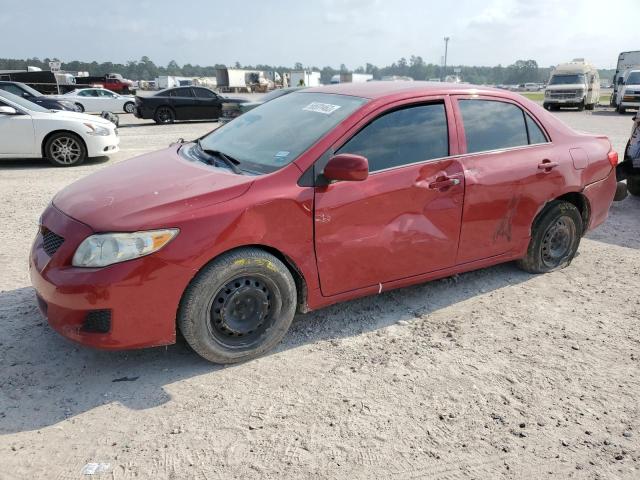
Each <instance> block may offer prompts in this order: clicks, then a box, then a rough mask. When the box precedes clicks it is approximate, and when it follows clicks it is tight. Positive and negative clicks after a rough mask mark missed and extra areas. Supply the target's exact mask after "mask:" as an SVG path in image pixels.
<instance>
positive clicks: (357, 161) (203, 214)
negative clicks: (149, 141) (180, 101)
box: [3, 82, 618, 363]
mask: <svg viewBox="0 0 640 480" xmlns="http://www.w3.org/2000/svg"><path fill="white" fill-rule="evenodd" d="M191 88H192V87H191ZM176 93H178V92H176ZM181 93H182V92H181ZM195 93H196V92H194V91H193V90H191V91H190V94H193V95H189V96H187V97H186V98H194V99H195V98H198V97H197V95H196V94H195ZM9 95H10V94H9ZM150 98H153V97H150ZM164 98H172V96H171V95H169V96H168V97H163V98H159V99H154V103H153V104H150V105H154V106H155V108H156V109H157V108H158V107H161V106H163V105H171V104H169V103H164V102H166V100H165V99H164ZM173 98H185V97H179V96H178V95H174V96H173ZM19 100H20V101H21V102H24V100H21V99H19ZM212 103H213V100H212ZM174 105H175V104H174ZM20 107H22V108H23V106H22V105H20ZM193 108H196V106H195V105H194V106H193ZM203 108H204V107H203ZM216 108H217V107H216ZM148 111H149V112H151V111H153V108H149V109H148ZM14 113H15V112H7V114H8V116H9V117H12V118H15V117H14V116H13V115H14ZM148 114H151V113H148ZM30 115H32V116H33V114H30ZM43 115H44V113H43ZM48 115H52V116H56V115H63V113H62V112H59V113H57V114H53V113H49V114H48ZM69 115H76V116H77V115H81V114H78V113H71V112H70V113H69ZM174 118H175V117H174ZM3 120H5V119H3ZM81 125H86V123H84V121H83V122H81ZM87 128H88V127H87ZM104 128H107V127H106V126H105V127H104ZM82 133H83V134H84V135H92V134H91V133H89V132H82ZM109 133H112V132H111V131H110V132H109ZM78 135H80V133H79V134H78ZM79 138H80V137H79ZM105 138H106V137H105ZM617 163H618V156H617V153H616V152H615V151H614V150H613V148H612V146H611V143H610V142H609V140H608V139H607V138H606V137H603V136H600V135H588V134H584V133H578V132H575V131H574V130H572V129H571V128H569V127H567V126H566V125H565V124H564V123H562V122H561V121H560V120H559V119H558V118H556V117H555V116H554V115H552V114H551V113H549V112H546V111H545V110H544V109H543V108H542V107H540V106H539V105H538V104H536V103H534V102H531V101H529V100H527V99H525V98H524V97H522V96H521V95H517V94H513V93H510V92H505V91H500V90H496V89H489V88H482V87H475V86H469V85H459V84H458V85H454V84H446V83H442V84H434V83H423V82H388V83H387V82H368V83H361V84H340V85H335V86H329V87H322V88H308V89H304V90H301V91H296V92H291V93H289V94H287V95H282V96H280V97H279V98H275V99H273V100H271V101H268V102H265V103H263V104H262V105H260V106H257V107H255V108H254V109H252V110H250V111H248V112H246V113H245V114H243V115H241V116H239V117H238V118H236V119H234V120H233V121H231V122H229V123H228V124H227V125H225V126H223V127H221V128H218V129H216V130H214V131H213V132H211V133H209V134H207V135H205V136H204V137H202V138H200V139H198V140H196V141H193V142H186V143H180V144H175V145H172V146H170V147H169V148H166V149H164V150H161V151H159V152H156V153H153V154H147V155H143V156H140V157H138V158H136V159H132V160H129V161H126V162H120V163H118V164H116V165H113V166H111V167H108V168H105V169H101V170H100V171H98V172H96V173H94V174H92V175H89V176H87V177H85V178H82V179H81V180H79V181H77V182H75V183H73V184H72V185H70V186H68V187H66V188H65V189H63V190H62V191H61V192H59V193H58V194H57V195H56V196H55V197H54V198H53V201H52V203H51V204H50V205H49V206H48V207H47V208H46V210H45V211H44V213H43V214H42V217H41V221H40V231H39V233H38V235H37V236H36V239H35V242H34V244H33V246H32V250H31V258H30V274H31V280H32V283H33V285H34V287H35V289H36V291H37V298H38V305H39V307H40V309H41V311H42V312H43V315H45V316H46V317H47V319H48V322H49V324H50V325H51V326H52V327H53V328H54V329H55V330H56V331H57V332H59V333H60V334H61V335H63V336H65V337H67V338H69V339H71V340H73V341H75V342H78V343H80V344H84V345H88V346H92V347H98V348H104V349H126V348H142V347H148V346H158V345H166V344H171V343H173V342H175V340H176V334H177V330H178V329H179V330H180V332H181V333H182V335H183V336H184V338H185V339H186V341H187V342H188V343H189V344H190V345H191V346H192V347H193V349H194V350H195V351H196V352H197V353H199V354H200V355H202V356H203V357H204V358H206V359H208V360H210V361H212V362H217V363H234V362H240V361H244V360H247V359H250V358H254V357H256V356H259V355H262V354H263V353H265V352H267V351H269V350H271V349H272V348H274V347H275V346H276V345H277V344H278V342H280V340H281V339H282V338H283V337H284V335H285V334H286V332H287V330H288V329H289V326H290V325H291V322H292V320H293V317H294V315H295V313H296V312H297V311H299V312H307V311H309V310H313V309H317V308H320V307H323V306H326V305H330V304H334V303H337V302H341V301H344V300H348V299H352V298H356V297H361V296H365V295H374V294H379V293H380V292H383V291H386V290H390V289H394V288H399V287H402V286H406V285H411V284H416V283H420V282H425V281H428V280H432V279H436V278H442V277H446V276H449V275H452V274H456V273H460V272H464V271H468V270H472V269H477V268H482V267H487V266H490V265H494V264H498V263H501V262H507V261H514V260H515V261H517V262H518V265H519V266H520V267H521V268H523V269H524V270H526V271H528V272H535V273H544V272H550V271H553V270H557V269H561V268H564V267H567V266H568V265H569V264H570V263H571V261H572V259H573V258H574V256H575V255H576V252H577V250H578V247H579V244H580V240H581V238H582V236H583V235H584V234H585V233H586V232H588V231H590V230H592V229H594V228H596V227H597V226H598V225H600V224H601V223H602V222H604V221H605V219H606V218H607V215H608V210H609V207H610V204H611V202H612V199H613V197H614V194H615V192H616V189H617V181H616V165H617ZM159 191H160V192H162V195H156V194H155V193H157V192H159Z"/></svg>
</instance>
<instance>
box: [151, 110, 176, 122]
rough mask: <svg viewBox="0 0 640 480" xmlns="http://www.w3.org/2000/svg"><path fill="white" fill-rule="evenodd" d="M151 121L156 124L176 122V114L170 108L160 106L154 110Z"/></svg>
mask: <svg viewBox="0 0 640 480" xmlns="http://www.w3.org/2000/svg"><path fill="white" fill-rule="evenodd" d="M153 119H154V120H155V122H156V123H157V124H167V123H173V122H175V120H176V113H175V112H174V111H173V109H172V108H171V107H167V106H161V107H158V108H157V109H156V113H155V114H154V115H153Z"/></svg>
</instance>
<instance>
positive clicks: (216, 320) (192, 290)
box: [178, 248, 297, 363]
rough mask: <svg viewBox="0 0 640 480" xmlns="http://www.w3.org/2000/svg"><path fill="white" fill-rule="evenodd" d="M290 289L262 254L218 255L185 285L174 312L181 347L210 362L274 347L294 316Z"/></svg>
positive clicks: (277, 265)
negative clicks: (182, 340) (185, 346)
mask: <svg viewBox="0 0 640 480" xmlns="http://www.w3.org/2000/svg"><path fill="white" fill-rule="evenodd" d="M296 302H297V293H296V285H295V282H294V280H293V277H292V276H291V273H290V272H289V270H288V269H287V267H286V266H285V265H284V264H283V263H282V262H281V261H280V260H278V259H277V258H276V257H274V256H273V255H270V254H268V253H266V252H264V251H263V250H259V249H255V248H246V249H241V250H237V251H234V252H230V253H227V254H224V255H222V256H220V257H219V258H217V259H216V260H214V261H213V262H211V263H210V264H209V265H207V266H206V267H205V268H204V269H203V270H202V271H201V272H200V273H199V274H198V275H197V276H196V277H195V278H194V280H193V281H192V282H191V284H190V285H189V287H188V288H187V290H186V291H185V293H184V296H183V298H182V301H181V302H180V308H179V310H178V326H179V328H180V331H181V332H182V335H183V336H184V338H185V339H186V341H187V343H189V345H190V346H191V347H192V348H193V349H194V350H195V351H196V352H197V353H198V354H199V355H200V356H202V357H204V358H206V359H207V360H209V361H211V362H214V363H236V362H241V361H244V360H248V359H251V358H254V357H257V356H259V355H262V354H263V353H264V352H266V351H268V350H270V349H272V348H273V347H275V346H276V345H277V344H278V343H279V342H280V340H282V338H283V337H284V335H285V333H286V332H287V330H288V329H289V326H290V325H291V321H292V320H293V317H294V315H295V310H296Z"/></svg>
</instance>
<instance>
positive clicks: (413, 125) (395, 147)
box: [338, 103, 449, 172]
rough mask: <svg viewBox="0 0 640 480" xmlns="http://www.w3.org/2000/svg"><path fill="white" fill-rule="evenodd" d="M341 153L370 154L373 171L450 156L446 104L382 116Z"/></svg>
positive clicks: (344, 146)
mask: <svg viewBox="0 0 640 480" xmlns="http://www.w3.org/2000/svg"><path fill="white" fill-rule="evenodd" d="M338 153H352V154H356V155H362V156H364V157H366V158H367V159H368V160H369V171H371V172H375V171H377V170H384V169H387V168H393V167H397V166H401V165H408V164H411V163H416V162H421V161H424V160H430V159H433V158H442V157H446V156H448V155H449V132H448V129H447V116H446V113H445V108H444V104H442V103H436V104H429V105H418V106H412V107H408V108H403V109H401V110H396V111H393V112H391V113H387V114H385V115H383V116H382V117H378V118H377V119H375V120H374V121H373V122H371V123H370V124H369V125H367V126H366V127H364V128H363V129H362V130H360V131H359V132H358V133H357V134H356V135H355V136H354V137H352V138H351V139H350V140H349V141H348V142H347V143H346V144H345V145H343V146H342V147H341V148H340V149H339V152H338Z"/></svg>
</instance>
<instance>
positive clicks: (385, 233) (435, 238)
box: [315, 98, 464, 296]
mask: <svg viewBox="0 0 640 480" xmlns="http://www.w3.org/2000/svg"><path fill="white" fill-rule="evenodd" d="M448 105H449V100H448V98H447V99H445V98H440V99H429V100H427V101H426V102H425V103H420V104H408V105H407V104H405V105H402V106H395V108H394V107H392V108H390V109H386V110H385V112H384V113H382V114H378V115H377V116H376V117H375V118H370V119H369V120H368V121H366V120H365V122H367V124H366V125H365V126H364V127H363V128H362V129H361V130H360V131H359V132H358V133H356V134H355V135H353V136H352V137H351V138H349V139H348V140H347V141H346V143H344V144H343V145H341V146H339V148H337V151H336V153H351V154H357V155H362V156H364V157H366V158H367V159H368V161H369V172H370V173H369V177H368V178H367V179H366V180H364V181H361V182H346V181H345V182H336V183H331V184H329V185H327V186H321V187H316V193H315V245H316V257H317V264H318V270H319V273H320V286H321V290H322V294H323V295H325V296H331V295H337V294H340V293H343V292H347V291H350V290H356V289H360V288H365V287H370V286H374V285H380V286H382V285H381V284H383V283H385V282H392V281H394V280H400V279H403V278H407V277H411V276H415V275H420V274H424V273H428V272H432V271H435V270H439V269H444V268H447V267H451V266H453V265H454V263H455V260H456V253H457V249H458V239H459V236H460V222H461V217H462V206H463V202H462V201H463V197H464V174H463V170H462V166H461V165H460V163H459V162H458V161H457V160H456V159H455V158H450V155H451V154H455V152H456V151H457V134H456V128H455V123H454V122H453V120H452V119H451V116H450V115H447V110H449V107H448ZM449 111H450V110H449ZM450 132H451V133H452V134H451V135H450ZM450 137H451V138H450ZM325 157H326V156H325ZM317 166H318V167H321V168H323V167H324V166H323V165H317Z"/></svg>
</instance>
